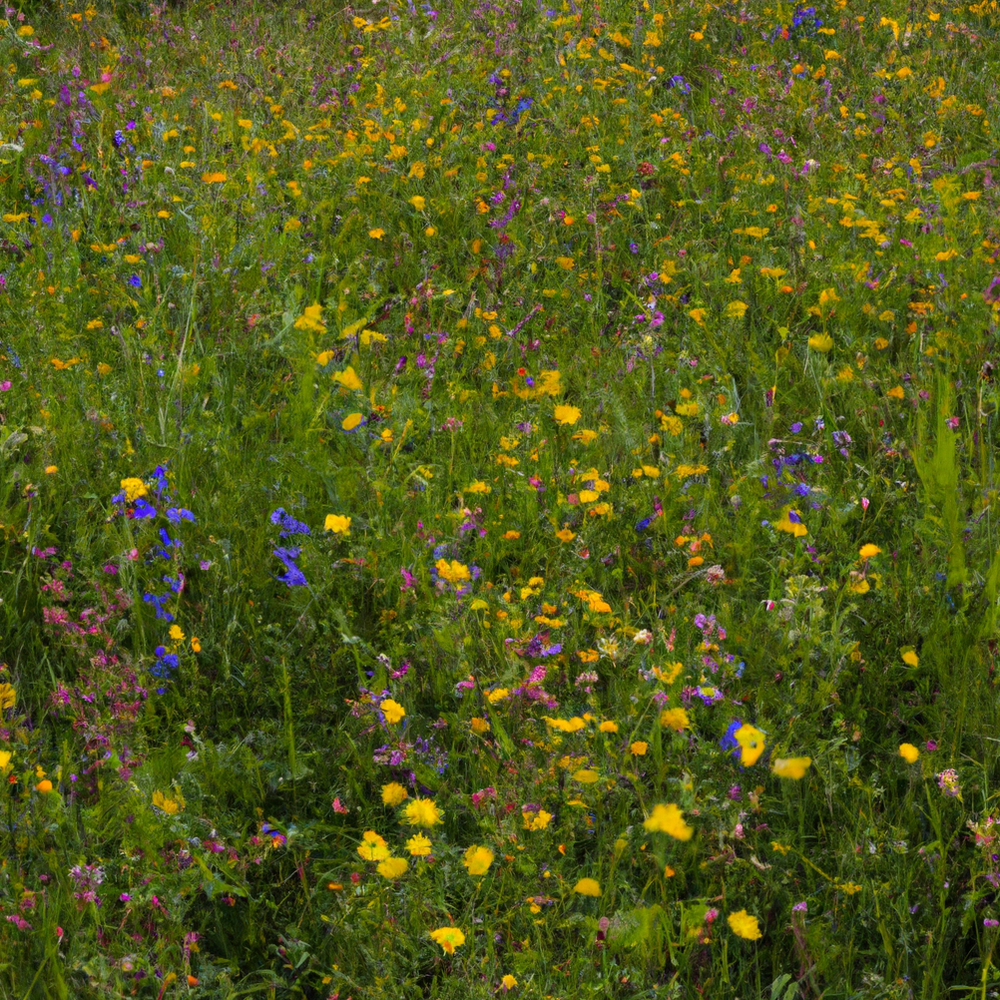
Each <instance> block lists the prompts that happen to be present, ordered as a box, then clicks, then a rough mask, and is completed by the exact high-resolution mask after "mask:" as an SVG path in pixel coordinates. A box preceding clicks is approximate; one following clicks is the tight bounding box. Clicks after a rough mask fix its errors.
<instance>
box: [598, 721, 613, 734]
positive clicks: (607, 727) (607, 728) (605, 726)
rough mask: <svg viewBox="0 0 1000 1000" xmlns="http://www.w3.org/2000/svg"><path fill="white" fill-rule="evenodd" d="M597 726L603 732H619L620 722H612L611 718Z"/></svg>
mask: <svg viewBox="0 0 1000 1000" xmlns="http://www.w3.org/2000/svg"><path fill="white" fill-rule="evenodd" d="M597 728H598V729H599V730H600V731H601V732H602V733H617V732H618V723H617V722H612V720H611V719H605V721H604V722H602V723H601V724H600V725H599V726H598V727H597Z"/></svg>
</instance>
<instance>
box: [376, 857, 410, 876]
mask: <svg viewBox="0 0 1000 1000" xmlns="http://www.w3.org/2000/svg"><path fill="white" fill-rule="evenodd" d="M409 867H410V862H409V861H407V860H406V858H386V859H385V860H384V861H382V862H380V863H379V866H378V868H376V869H375V870H376V871H377V872H378V873H379V875H381V876H382V877H383V878H388V879H394V878H399V877H400V876H402V875H404V874H406V869H407V868H409Z"/></svg>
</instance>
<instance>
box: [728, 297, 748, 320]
mask: <svg viewBox="0 0 1000 1000" xmlns="http://www.w3.org/2000/svg"><path fill="white" fill-rule="evenodd" d="M746 311H747V304H746V303H745V302H740V301H738V300H737V301H736V302H730V303H729V305H728V306H726V315H727V316H728V317H729V318H730V319H742V318H743V316H744V315H745V314H746Z"/></svg>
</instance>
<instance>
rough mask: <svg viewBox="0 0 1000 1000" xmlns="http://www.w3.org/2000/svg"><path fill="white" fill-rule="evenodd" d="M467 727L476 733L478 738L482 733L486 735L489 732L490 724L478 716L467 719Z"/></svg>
mask: <svg viewBox="0 0 1000 1000" xmlns="http://www.w3.org/2000/svg"><path fill="white" fill-rule="evenodd" d="M469 726H470V727H471V728H472V731H473V732H474V733H477V734H479V735H480V736H482V735H483V733H488V732H489V731H490V724H489V723H488V722H487V721H486V720H485V719H483V718H481V717H480V716H478V715H476V716H473V717H472V718H471V719H469Z"/></svg>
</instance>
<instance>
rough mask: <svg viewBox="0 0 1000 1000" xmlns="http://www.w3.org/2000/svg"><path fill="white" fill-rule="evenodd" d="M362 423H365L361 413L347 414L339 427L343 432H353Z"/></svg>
mask: <svg viewBox="0 0 1000 1000" xmlns="http://www.w3.org/2000/svg"><path fill="white" fill-rule="evenodd" d="M364 422H365V418H364V415H363V414H361V413H349V414H348V415H347V416H346V417H344V419H343V420H341V422H340V426H341V427H342V428H343V429H344V430H345V431H353V430H354V428H355V427H359V426H360V425H361V424H363V423H364Z"/></svg>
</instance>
